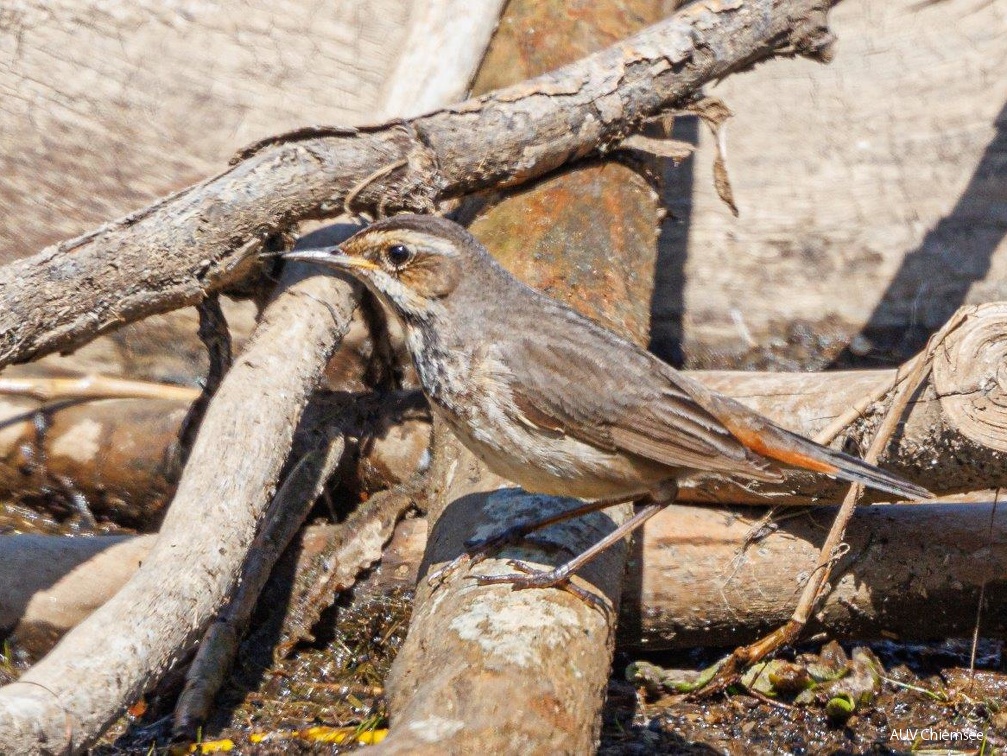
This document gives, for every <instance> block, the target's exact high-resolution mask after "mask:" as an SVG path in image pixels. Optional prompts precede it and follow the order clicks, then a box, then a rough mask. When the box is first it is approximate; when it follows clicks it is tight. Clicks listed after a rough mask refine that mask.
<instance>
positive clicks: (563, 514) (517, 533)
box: [427, 495, 638, 585]
mask: <svg viewBox="0 0 1007 756" xmlns="http://www.w3.org/2000/svg"><path fill="white" fill-rule="evenodd" d="M636 498H638V497H637V496H636V495H633V496H621V497H616V498H611V499H595V500H594V501H586V502H584V503H583V504H581V505H580V506H576V507H573V508H571V509H564V510H562V511H560V512H555V513H553V514H550V515H546V516H545V517H538V518H535V519H530V520H525V521H523V522H517V523H514V524H513V525H510V526H508V527H506V528H504V529H503V530H501V531H499V532H498V533H494V534H493V535H490V536H486V537H485V538H470V539H468V540H467V541H465V551H464V552H462V553H461V554H459V555H458V556H456V557H455V558H454V559H452V560H451V561H450V562H448V563H447V564H445V565H444V566H442V567H440V568H439V569H436V570H434V571H433V572H431V573H430V574H429V575H428V576H427V583H429V584H430V585H434V584H435V583H439V582H440V581H441V580H443V579H444V577H445V576H446V575H449V574H450V573H452V572H454V571H455V570H457V569H458V568H459V567H461V566H462V564H465V563H468V564H469V566H470V567H472V566H475V565H477V564H479V563H480V562H482V561H484V560H486V559H488V558H489V556H490V554H492V553H493V552H494V551H497V550H498V549H502V548H504V547H506V546H514V545H516V544H518V543H520V542H521V541H522V540H523V539H524V538H525V537H526V536H528V535H529V534H531V533H534V532H535V531H536V530H541V529H542V528H546V527H548V526H550V525H555V524H556V523H557V522H565V521H566V520H572V519H573V518H575V517H581V516H582V515H586V514H591V513H592V512H597V511H598V510H601V509H608V508H609V507H614V506H615V505H617V504H625V503H626V502H627V501H633V500H635V499H636Z"/></svg>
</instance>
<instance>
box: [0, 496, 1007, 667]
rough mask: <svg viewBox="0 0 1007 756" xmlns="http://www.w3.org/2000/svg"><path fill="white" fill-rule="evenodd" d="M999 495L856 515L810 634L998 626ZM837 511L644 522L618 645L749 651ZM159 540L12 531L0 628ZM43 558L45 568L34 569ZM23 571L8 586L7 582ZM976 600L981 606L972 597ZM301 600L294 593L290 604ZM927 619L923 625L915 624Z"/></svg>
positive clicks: (385, 577) (692, 510)
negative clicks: (740, 646)
mask: <svg viewBox="0 0 1007 756" xmlns="http://www.w3.org/2000/svg"><path fill="white" fill-rule="evenodd" d="M995 497H996V493H995V492H993V491H986V492H976V493H974V494H968V495H965V496H962V497H958V498H959V499H961V500H964V501H962V502H960V503H939V502H938V503H933V504H917V505H906V506H901V505H891V506H873V507H863V508H861V509H859V510H857V512H856V514H855V515H854V517H853V520H852V521H851V524H850V528H849V530H848V531H847V538H846V542H847V543H849V544H850V548H849V551H848V552H847V554H846V555H845V556H844V558H843V559H842V560H841V561H840V563H839V565H838V567H837V570H836V573H835V577H834V580H833V587H832V589H831V590H830V592H829V594H828V596H827V597H826V598H825V600H824V601H823V602H822V605H821V607H820V608H819V611H818V612H817V613H816V615H815V617H814V618H813V620H812V622H811V623H809V627H808V631H807V634H806V637H812V636H814V635H816V634H817V633H824V634H826V635H828V637H830V638H835V639H838V640H858V641H862V640H873V639H881V638H889V639H891V638H897V639H900V640H906V641H931V640H936V639H943V638H950V637H964V636H969V635H971V634H972V632H973V631H974V630H975V627H976V617H977V616H978V617H979V622H978V627H979V634H980V635H981V636H992V637H1000V636H1002V635H1003V634H1004V633H1005V632H1007V620H1005V618H1007V584H1005V578H1004V576H1005V575H1007V506H1005V505H1004V503H1003V502H1002V501H999V502H998V503H996V505H994V503H993V502H994V501H995ZM834 514H835V508H833V507H815V508H812V509H801V510H792V511H789V510H788V511H786V512H784V513H782V514H780V515H779V516H778V517H777V518H776V519H775V520H771V519H768V518H766V517H765V513H764V511H763V510H762V509H752V508H751V507H745V508H742V509H724V508H722V507H706V506H698V505H697V506H692V505H674V506H672V507H669V508H668V510H667V511H665V512H662V513H661V514H659V515H657V516H655V517H654V518H653V520H651V521H650V522H648V523H647V526H646V527H645V529H644V533H643V537H642V540H640V539H638V541H639V543H637V544H636V545H635V546H634V548H633V552H632V557H631V558H630V560H629V562H628V566H627V570H626V575H625V579H624V583H623V587H622V591H623V598H622V604H621V610H620V614H619V630H618V636H617V640H618V643H619V645H620V646H622V647H624V648H642V649H649V650H657V649H674V648H692V647H695V646H733V645H737V644H742V643H748V642H750V641H752V640H754V639H756V638H758V637H759V636H760V635H762V634H763V633H765V632H766V631H768V630H771V629H773V628H775V627H778V626H779V625H780V624H782V623H783V622H785V621H786V620H787V619H788V618H789V616H790V613H791V612H792V611H793V606H794V602H795V601H796V599H797V594H798V593H799V592H800V588H801V585H802V583H803V581H804V580H805V579H806V578H807V573H808V569H810V566H811V565H812V564H814V560H815V558H816V557H817V555H818V548H819V546H820V545H821V541H822V539H823V538H824V535H825V532H826V531H827V530H828V525H829V523H830V522H831V520H832V517H833V515H834ZM337 527H338V526H331V525H315V526H311V527H309V528H307V529H306V530H305V531H304V532H303V533H302V535H301V537H300V542H301V546H300V549H301V552H300V553H301V556H300V557H299V559H298V567H297V571H298V572H300V571H301V570H304V569H308V568H309V567H311V566H312V565H311V562H312V560H314V559H316V558H317V553H318V551H319V548H318V547H317V546H316V545H315V544H323V543H327V542H328V541H330V540H331V539H332V537H333V531H334V530H336V528H337ZM427 536H428V523H427V520H426V519H425V518H418V519H410V520H404V521H403V522H402V523H400V524H399V526H398V527H397V528H396V530H395V535H394V537H393V538H392V540H391V541H390V542H389V544H388V546H387V547H386V549H385V552H384V555H383V556H382V558H381V568H380V569H379V570H378V571H377V573H376V574H375V577H374V578H373V580H374V582H375V586H376V587H378V588H382V589H398V588H401V587H402V586H403V585H406V586H411V585H413V584H414V583H415V581H416V579H417V577H418V575H419V572H420V568H421V565H422V562H423V554H424V551H425V549H426V547H427ZM154 538H155V536H149V535H148V536H100V537H96V538H87V539H83V538H63V537H59V536H36V535H24V536H8V537H6V538H4V539H2V540H0V585H2V586H4V590H5V593H4V594H3V596H2V597H0V627H13V628H14V633H15V635H16V636H17V639H18V642H19V643H20V644H22V645H24V646H25V647H26V648H28V650H29V651H31V652H33V653H40V652H43V651H45V650H47V649H48V648H49V647H50V646H51V645H52V643H54V642H55V641H56V640H57V639H58V638H59V637H60V636H61V635H62V634H63V633H65V632H66V631H67V630H69V629H70V628H72V627H74V626H75V625H76V624H77V623H79V622H80V621H82V620H83V619H84V618H85V617H86V616H87V615H89V614H90V613H91V612H93V611H95V610H96V609H97V608H98V607H99V606H101V604H103V603H104V602H105V601H106V600H107V599H108V598H109V597H111V596H112V595H113V594H114V593H115V592H116V591H117V590H118V589H119V587H121V586H122V585H123V584H124V583H125V582H126V581H127V580H128V579H129V577H130V576H131V575H132V573H133V572H134V571H135V569H136V568H137V567H138V566H139V563H140V562H142V561H143V559H144V558H145V557H146V555H147V552H148V551H149V549H150V548H151V546H152V545H153V542H154ZM42 559H44V560H45V563H46V565H47V568H46V569H45V570H40V569H39V562H40V561H41V560H42ZM15 575H17V576H21V577H22V579H21V581H20V582H19V581H16V580H13V579H9V578H12V577H13V576H15ZM980 594H982V596H983V600H982V606H981V607H980V604H979V596H980ZM294 601H295V602H296V594H295V597H294ZM924 615H925V617H926V621H925V622H923V621H921V620H920V618H921V616H924Z"/></svg>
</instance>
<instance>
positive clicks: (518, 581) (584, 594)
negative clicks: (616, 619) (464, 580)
mask: <svg viewBox="0 0 1007 756" xmlns="http://www.w3.org/2000/svg"><path fill="white" fill-rule="evenodd" d="M507 564H508V565H509V566H510V567H511V568H513V569H514V570H515V572H510V573H505V574H503V575H469V577H470V578H471V579H473V580H475V581H476V582H477V583H478V584H479V585H506V584H509V585H510V586H511V587H512V588H513V589H514V590H517V591H519V590H524V589H526V588H560V589H562V590H564V591H566V592H567V593H572V594H573V595H574V596H576V597H577V598H579V599H580V600H581V601H583V602H584V603H586V604H588V605H589V606H592V607H594V608H596V609H598V610H599V611H600V612H602V614H605V613H606V610H607V609H608V604H607V603H606V602H605V600H604V599H603V598H602V597H601V596H599V595H597V594H595V593H592V592H591V591H588V590H585V589H584V588H581V587H580V586H579V585H575V584H574V583H572V582H570V577H571V576H570V575H568V574H566V573H565V572H561V571H560V570H539V569H536V568H535V567H531V566H529V565H527V564H525V563H524V562H521V561H519V560H517V559H510V560H508V561H507Z"/></svg>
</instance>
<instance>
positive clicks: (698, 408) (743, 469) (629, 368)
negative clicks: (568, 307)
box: [492, 321, 780, 480]
mask: <svg viewBox="0 0 1007 756" xmlns="http://www.w3.org/2000/svg"><path fill="white" fill-rule="evenodd" d="M566 325H567V328H566V329H564V331H563V332H562V334H561V335H558V334H555V333H550V334H549V336H550V338H548V339H544V338H541V336H542V334H528V335H513V336H511V337H510V338H508V339H506V340H504V341H503V342H501V343H498V344H497V345H495V346H494V347H492V350H493V351H494V352H496V357H497V359H498V360H499V361H500V362H501V363H502V364H503V365H504V366H505V369H507V370H508V371H509V373H510V380H509V381H508V383H509V384H510V385H511V387H512V398H513V402H514V406H515V408H516V409H517V411H518V415H517V417H515V419H516V420H517V421H519V422H523V423H526V424H528V425H531V426H534V427H535V428H537V429H538V430H539V431H541V432H545V433H552V434H557V435H558V434H565V435H568V436H570V437H573V438H576V439H578V440H579V441H583V442H585V443H589V444H592V445H594V446H596V447H598V448H601V449H605V450H609V451H616V450H620V451H626V452H629V453H631V454H636V455H638V456H641V457H645V458H647V459H651V460H654V461H656V462H660V463H661V464H665V465H668V466H669V467H672V468H684V469H691V470H703V471H715V472H720V473H726V474H732V473H739V474H744V475H747V476H749V477H753V478H758V479H764V480H778V479H779V478H780V473H779V471H778V470H777V469H776V468H775V467H774V466H773V465H772V464H771V463H770V462H768V461H767V460H765V459H764V458H762V457H761V456H759V455H757V454H753V453H752V452H750V451H749V450H748V449H747V448H746V447H745V445H744V444H742V443H741V442H740V441H739V440H738V439H737V438H735V436H734V435H733V434H732V433H731V431H729V430H728V429H727V428H726V427H725V426H724V424H723V423H722V422H721V421H720V420H718V419H717V418H716V417H715V416H714V415H713V414H712V413H711V412H709V411H708V410H707V409H706V408H705V407H704V406H703V405H702V404H700V403H699V402H697V401H696V399H695V398H693V396H692V394H691V393H690V391H689V390H687V388H686V387H684V386H683V385H682V382H681V381H685V382H687V383H691V382H689V381H686V379H684V376H681V375H680V374H678V373H677V372H676V371H674V370H672V369H671V368H669V367H668V366H666V365H664V363H662V362H660V361H659V360H658V359H657V358H655V357H653V356H652V355H650V354H649V353H647V352H645V351H644V350H642V349H640V348H639V347H637V346H635V345H634V344H631V343H630V342H627V341H624V340H623V339H621V338H619V337H618V336H616V335H615V334H613V333H611V332H608V331H605V330H603V329H601V328H598V327H597V326H594V324H585V323H582V322H578V321H567V323H566ZM679 379H681V381H680V380H679Z"/></svg>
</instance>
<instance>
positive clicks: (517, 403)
mask: <svg viewBox="0 0 1007 756" xmlns="http://www.w3.org/2000/svg"><path fill="white" fill-rule="evenodd" d="M286 257H287V258H288V259H295V260H305V261H311V262H316V263H321V264H323V265H327V266H330V267H335V268H339V269H342V270H346V271H348V272H349V273H351V274H353V275H354V276H356V277H357V278H359V279H360V280H361V281H363V282H364V283H365V284H366V285H367V286H368V287H369V288H370V289H371V290H372V291H374V292H375V293H376V294H377V295H378V296H379V297H380V298H381V299H382V300H383V301H385V302H386V303H387V304H388V305H389V306H390V307H391V309H392V310H393V311H394V312H396V313H397V314H398V316H399V317H400V318H401V319H402V321H403V323H404V325H405V330H406V338H407V343H408V346H409V351H410V353H411V355H412V357H413V361H414V363H415V365H416V369H417V373H418V374H419V377H420V381H421V383H422V385H423V389H424V392H425V393H426V395H427V397H428V398H429V399H430V402H431V405H432V406H433V407H434V410H435V411H436V412H437V413H438V414H439V415H440V416H441V417H443V418H444V420H445V421H446V422H447V423H448V425H449V426H450V427H451V428H452V430H453V431H454V432H455V433H456V434H457V435H458V437H459V439H460V440H461V441H462V443H464V444H465V445H466V446H467V447H468V448H469V449H470V450H472V451H473V452H474V453H475V454H476V455H477V456H479V457H480V458H481V459H483V460H484V461H485V462H486V464H487V465H488V466H489V467H490V469H492V470H493V471H494V472H496V473H498V474H500V475H502V476H503V477H505V478H507V479H509V480H512V481H514V482H515V483H517V484H519V485H521V486H522V487H523V488H525V489H526V490H528V491H530V492H539V493H548V494H556V495H566V496H576V497H580V498H583V499H589V500H597V499H606V500H608V499H613V498H622V499H626V498H629V497H643V496H644V495H646V494H648V493H652V492H655V491H659V490H661V491H667V490H669V488H670V489H671V490H673V488H674V487H673V486H669V485H668V484H674V483H676V482H677V481H679V480H682V479H683V478H685V477H687V476H689V475H692V474H695V473H719V474H724V475H734V476H739V477H744V478H752V479H758V480H777V479H779V478H780V468H781V467H799V468H804V469H809V470H814V471H816V472H821V473H825V474H828V475H832V476H835V477H838V478H842V479H844V480H849V481H856V482H859V483H863V484H865V485H867V486H871V487H873V488H877V489H880V490H884V491H887V492H889V493H893V494H896V495H898V496H903V497H907V498H925V497H927V496H928V492H927V491H926V490H925V489H923V488H921V487H919V486H916V485H914V484H912V483H909V482H907V481H904V480H902V479H901V478H899V477H897V476H895V475H892V474H890V473H887V472H885V471H883V470H881V469H879V468H877V467H874V466H873V465H869V464H866V463H864V462H863V461H861V460H858V459H855V458H853V457H849V456H847V455H845V454H842V453H840V452H836V451H834V450H832V449H828V448H826V447H823V446H820V445H818V444H816V443H814V442H812V441H809V440H808V439H805V438H803V437H801V436H798V435H796V434H794V433H791V432H790V431H787V430H785V429H783V428H781V427H779V426H777V425H775V424H773V423H772V422H771V421H769V420H768V419H766V418H764V417H762V416H761V415H758V414H757V413H755V412H752V411H751V410H749V409H747V408H745V407H744V406H742V405H741V404H739V403H738V402H736V401H734V400H732V399H729V398H727V397H724V396H721V395H718V394H714V393H713V392H711V391H709V390H707V389H706V388H704V387H703V386H701V385H700V384H698V383H697V382H696V381H694V380H692V379H691V378H689V377H687V376H685V375H683V374H681V373H679V372H678V371H676V370H675V369H673V368H671V367H670V366H668V365H666V364H665V363H663V362H661V360H659V359H658V358H656V357H654V356H653V355H651V354H650V353H649V352H646V351H645V350H643V349H641V348H640V347H638V346H636V345H635V344H633V343H631V342H629V341H627V340H625V339H623V338H621V337H620V336H618V335H616V334H615V333H613V332H611V331H609V330H607V329H605V328H603V327H601V326H600V325H598V324H597V323H595V322H593V321H591V320H589V319H587V318H585V317H583V316H582V315H580V314H579V313H577V312H575V311H574V310H572V309H570V308H569V307H567V306H566V305H564V304H562V303H560V302H557V301H555V300H553V299H550V298H549V297H547V296H545V295H544V294H541V293H540V292H537V291H535V290H534V289H532V288H530V287H528V286H526V285H524V284H522V283H521V282H520V281H518V280H517V279H515V278H514V277H513V276H511V275H510V274H509V273H507V272H506V271H505V270H504V269H503V268H501V267H500V266H499V265H498V264H497V263H496V262H495V261H494V260H493V258H492V257H491V256H490V255H489V253H488V252H487V251H486V250H485V248H483V246H482V245H481V244H479V242H478V241H476V239H475V238H474V237H473V236H471V235H470V234H469V233H468V232H467V231H466V230H465V229H463V228H462V227H461V226H458V225H457V224H455V223H452V222H451V221H447V220H444V219H442V218H436V217H430V216H417V215H402V216H396V217H393V218H389V219H387V220H383V221H379V222H377V223H375V224H373V225H372V226H370V227H368V228H366V229H364V230H363V231H360V232H359V233H357V234H356V235H354V236H353V237H352V238H350V239H349V240H347V241H346V242H345V243H344V244H342V245H340V247H337V248H328V249H324V250H310V251H304V252H294V253H290V254H288V255H287V256H286ZM659 503H667V501H663V502H659ZM656 509H657V507H654V508H652V511H651V512H650V514H652V513H653V511H656ZM646 516H649V514H647V515H646ZM646 516H644V517H642V518H641V517H640V516H639V515H638V517H637V518H634V521H635V520H639V521H638V522H635V524H634V525H633V527H635V526H638V525H639V524H641V523H642V521H643V519H646ZM606 542H609V539H606ZM591 553H592V554H593V553H594V552H593V550H592V552H591ZM574 561H575V562H578V563H577V564H576V565H573V567H571V569H572V568H575V567H576V566H579V565H580V564H582V563H583V560H580V561H578V560H574ZM568 567H569V565H568ZM563 569H564V568H561V569H560V570H556V571H553V572H552V573H548V576H549V577H550V579H552V578H556V577H557V575H559V574H560V573H562V575H561V577H559V578H558V579H553V580H551V582H550V581H549V580H538V581H534V580H532V579H531V578H529V577H528V576H507V577H508V578H509V579H510V580H511V581H512V582H516V583H519V584H529V585H531V584H534V585H547V584H552V583H555V582H558V580H562V579H565V577H566V576H568V574H569V572H570V569H566V571H565V572H564V571H563Z"/></svg>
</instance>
